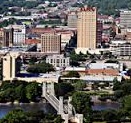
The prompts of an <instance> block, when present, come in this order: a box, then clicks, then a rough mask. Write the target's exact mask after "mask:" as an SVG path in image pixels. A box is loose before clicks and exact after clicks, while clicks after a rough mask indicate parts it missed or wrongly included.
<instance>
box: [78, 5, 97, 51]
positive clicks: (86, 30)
mask: <svg viewBox="0 0 131 123" xmlns="http://www.w3.org/2000/svg"><path fill="white" fill-rule="evenodd" d="M96 35H97V10H96V8H95V7H84V8H81V9H80V10H79V11H78V20H77V49H79V50H80V51H83V52H84V51H85V50H89V49H95V48H96Z"/></svg>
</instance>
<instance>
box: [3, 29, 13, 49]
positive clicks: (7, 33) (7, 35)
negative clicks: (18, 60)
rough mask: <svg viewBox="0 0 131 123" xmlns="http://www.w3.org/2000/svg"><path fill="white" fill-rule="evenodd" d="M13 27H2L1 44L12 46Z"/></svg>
mask: <svg viewBox="0 0 131 123" xmlns="http://www.w3.org/2000/svg"><path fill="white" fill-rule="evenodd" d="M13 32H14V29H13V28H4V29H3V41H2V46H4V47H11V46H13Z"/></svg>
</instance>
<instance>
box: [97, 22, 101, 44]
mask: <svg viewBox="0 0 131 123" xmlns="http://www.w3.org/2000/svg"><path fill="white" fill-rule="evenodd" d="M102 31H103V23H102V22H101V21H97V32H96V33H97V34H96V43H97V46H98V45H100V44H101V42H102Z"/></svg>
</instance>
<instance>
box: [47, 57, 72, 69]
mask: <svg viewBox="0 0 131 123" xmlns="http://www.w3.org/2000/svg"><path fill="white" fill-rule="evenodd" d="M46 63H50V64H52V65H53V66H54V67H66V66H69V65H70V58H69V57H64V55H53V56H48V57H47V58H46Z"/></svg>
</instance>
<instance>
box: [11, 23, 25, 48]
mask: <svg viewBox="0 0 131 123" xmlns="http://www.w3.org/2000/svg"><path fill="white" fill-rule="evenodd" d="M13 28H14V33H13V44H14V45H23V44H25V38H26V37H25V36H26V28H25V26H24V25H17V26H14V27H13Z"/></svg>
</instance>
